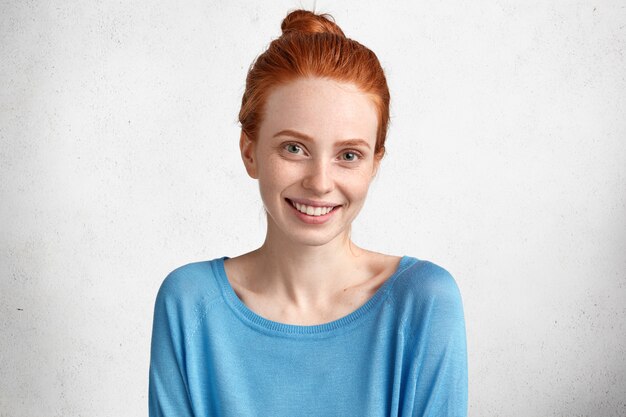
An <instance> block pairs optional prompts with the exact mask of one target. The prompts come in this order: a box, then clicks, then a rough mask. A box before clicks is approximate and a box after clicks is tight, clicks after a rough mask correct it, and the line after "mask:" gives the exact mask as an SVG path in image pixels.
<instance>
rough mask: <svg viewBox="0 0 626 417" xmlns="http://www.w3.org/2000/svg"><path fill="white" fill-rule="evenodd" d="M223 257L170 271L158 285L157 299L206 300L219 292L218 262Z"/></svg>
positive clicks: (221, 260)
mask: <svg viewBox="0 0 626 417" xmlns="http://www.w3.org/2000/svg"><path fill="white" fill-rule="evenodd" d="M220 262H223V258H217V259H213V260H210V261H202V262H193V263H189V264H186V265H183V266H180V267H178V268H176V269H174V270H173V271H172V272H170V273H169V274H168V275H167V276H166V277H165V279H164V280H163V282H162V283H161V286H160V287H159V291H158V293H157V302H158V301H159V300H169V301H183V300H189V301H191V300H194V299H195V300H202V299H204V300H206V299H207V298H212V297H215V296H216V295H217V294H219V283H218V280H217V274H218V273H219V272H218V271H219V263H220Z"/></svg>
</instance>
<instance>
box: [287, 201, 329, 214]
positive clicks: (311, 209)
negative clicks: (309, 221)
mask: <svg viewBox="0 0 626 417" xmlns="http://www.w3.org/2000/svg"><path fill="white" fill-rule="evenodd" d="M285 201H287V202H288V203H289V204H291V205H292V207H293V208H295V209H296V210H298V211H299V212H300V213H302V214H306V215H307V216H312V217H320V216H325V215H326V214H328V213H330V212H331V211H333V210H336V209H337V208H339V207H341V206H328V207H318V206H308V205H306V204H300V203H296V202H295V201H291V200H289V199H288V198H285Z"/></svg>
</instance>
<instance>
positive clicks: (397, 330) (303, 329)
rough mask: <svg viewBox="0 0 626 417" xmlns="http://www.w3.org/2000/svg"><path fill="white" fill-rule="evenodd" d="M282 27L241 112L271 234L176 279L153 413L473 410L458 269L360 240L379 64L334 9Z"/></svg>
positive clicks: (382, 119) (379, 140)
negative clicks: (354, 234) (454, 273)
mask: <svg viewBox="0 0 626 417" xmlns="http://www.w3.org/2000/svg"><path fill="white" fill-rule="evenodd" d="M282 31H283V35H282V36H281V37H280V38H279V39H277V40H275V41H273V42H272V43H271V45H270V46H269V49H268V50H267V51H266V52H265V53H263V54H262V55H260V56H259V57H258V59H257V60H256V62H255V63H254V65H253V66H252V67H251V69H250V71H249V73H248V77H247V82H246V91H245V93H244V96H243V100H242V107H241V111H240V114H239V119H240V122H241V126H242V132H241V139H240V149H241V156H242V159H243V163H244V165H245V168H246V170H247V172H248V174H249V175H250V176H251V177H252V178H254V179H256V180H258V183H259V188H260V192H261V197H262V200H263V204H264V207H265V210H266V213H267V234H266V239H265V241H264V243H263V245H262V246H261V247H260V248H258V249H257V250H255V251H252V252H250V253H246V254H244V255H241V256H238V257H234V258H227V257H223V258H218V259H214V260H212V261H206V262H198V263H193V264H189V265H186V266H183V267H181V268H178V269H177V270H175V271H173V272H172V273H171V274H170V275H169V276H168V277H167V278H166V279H165V281H164V282H163V284H162V286H161V288H160V290H159V293H158V295H157V300H156V305H155V315H154V327H153V334H152V351H151V363H150V388H149V405H150V415H151V416H152V417H156V416H197V417H199V416H202V417H205V416H360V417H363V416H400V415H401V416H460V415H465V414H466V407H467V367H466V351H465V327H464V320H463V310H462V306H461V299H460V295H459V292H458V289H457V286H456V284H455V282H454V280H453V278H452V277H451V276H450V275H449V274H448V273H447V272H446V271H445V270H444V269H442V268H440V267H438V266H436V265H434V264H432V263H429V262H426V261H420V260H418V259H416V258H412V257H409V256H403V257H397V256H388V255H383V254H381V253H376V252H372V251H368V250H365V249H362V248H360V247H358V246H356V245H355V244H354V243H352V241H351V239H350V228H351V224H352V221H353V220H354V218H355V217H356V216H357V214H358V212H359V211H360V209H361V207H362V205H363V203H364V201H365V198H366V195H367V191H368V187H369V185H370V183H371V181H372V179H373V178H374V176H375V175H376V171H377V169H378V167H379V163H380V160H381V158H382V157H383V154H384V149H385V148H384V142H385V136H386V130H387V124H388V119H389V93H388V89H387V84H386V81H385V76H384V73H383V71H382V68H381V66H380V63H379V62H378V59H377V58H376V56H375V55H374V53H373V52H371V51H370V50H369V49H367V48H366V47H364V46H362V45H361V44H359V43H357V42H355V41H353V40H350V39H347V38H346V37H345V36H344V34H343V32H342V31H341V29H340V28H339V27H338V26H337V25H336V24H335V23H334V22H332V21H331V20H330V19H329V16H325V15H315V14H313V13H311V12H307V11H303V10H298V11H294V12H292V13H290V14H289V15H288V16H287V17H286V18H285V20H284V21H283V24H282Z"/></svg>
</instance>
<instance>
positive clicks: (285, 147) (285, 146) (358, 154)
mask: <svg viewBox="0 0 626 417" xmlns="http://www.w3.org/2000/svg"><path fill="white" fill-rule="evenodd" d="M290 146H295V147H297V148H298V149H299V150H302V146H300V145H299V144H297V143H286V144H284V145H283V149H285V150H286V151H287V152H288V153H290V154H292V155H295V153H294V152H290V151H289V150H288V148H289V147H290ZM345 154H353V155H354V156H355V157H356V159H353V160H348V159H342V160H343V161H346V162H354V161H358V160H359V159H361V158H363V155H362V154H361V153H360V152H358V151H354V150H347V151H344V152H343V153H342V155H345Z"/></svg>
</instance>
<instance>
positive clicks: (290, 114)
mask: <svg viewBox="0 0 626 417" xmlns="http://www.w3.org/2000/svg"><path fill="white" fill-rule="evenodd" d="M377 128H378V113H377V110H376V105H375V104H374V101H373V100H372V99H371V98H370V97H369V96H368V95H367V94H365V93H363V92H362V91H360V90H359V89H358V88H357V87H356V86H355V85H354V84H352V83H345V82H339V81H334V80H329V79H323V78H299V79H297V80H295V81H292V82H290V83H287V84H284V85H280V86H278V87H275V88H274V89H273V90H272V91H271V92H270V94H269V95H268V97H267V100H266V103H265V108H264V116H263V122H262V123H261V126H260V130H259V136H260V137H266V136H268V135H269V136H270V137H271V136H272V135H273V134H275V133H276V132H279V131H281V130H284V129H293V130H297V131H301V132H303V133H306V134H308V135H309V136H312V137H314V138H319V139H324V138H328V139H329V140H331V139H332V140H337V139H346V138H362V139H365V140H366V141H368V142H370V145H371V146H372V148H373V146H374V143H375V141H376V132H377Z"/></svg>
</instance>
